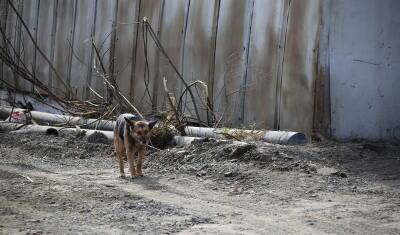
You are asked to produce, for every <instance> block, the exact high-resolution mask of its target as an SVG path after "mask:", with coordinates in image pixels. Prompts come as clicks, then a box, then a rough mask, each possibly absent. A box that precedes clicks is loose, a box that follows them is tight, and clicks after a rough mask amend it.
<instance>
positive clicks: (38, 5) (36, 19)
mask: <svg viewBox="0 0 400 235" xmlns="http://www.w3.org/2000/svg"><path fill="white" fill-rule="evenodd" d="M35 10H36V14H35V26H34V30H35V35H34V38H35V41H36V42H37V36H38V31H39V17H40V0H37V4H36V9H35ZM34 48H35V50H34V51H33V61H32V73H33V74H34V75H35V77H36V56H37V48H36V47H34ZM36 79H38V78H37V77H36ZM34 91H35V84H32V87H31V92H34Z"/></svg>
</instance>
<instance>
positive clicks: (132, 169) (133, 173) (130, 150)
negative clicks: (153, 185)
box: [126, 147, 137, 178]
mask: <svg viewBox="0 0 400 235" xmlns="http://www.w3.org/2000/svg"><path fill="white" fill-rule="evenodd" d="M134 154H135V151H133V148H132V147H130V148H126V158H127V160H128V165H129V171H130V172H131V177H132V178H133V177H135V176H137V173H136V169H135V163H134V161H133V155H134Z"/></svg>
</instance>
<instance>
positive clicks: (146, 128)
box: [125, 117, 157, 144]
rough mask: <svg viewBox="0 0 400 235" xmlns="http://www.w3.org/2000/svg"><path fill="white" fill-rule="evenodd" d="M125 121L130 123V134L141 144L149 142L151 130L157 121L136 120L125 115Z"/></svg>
mask: <svg viewBox="0 0 400 235" xmlns="http://www.w3.org/2000/svg"><path fill="white" fill-rule="evenodd" d="M125 121H126V123H127V124H128V128H129V135H130V136H131V137H132V138H133V139H134V140H136V141H138V142H139V144H148V143H149V140H150V136H151V135H150V132H151V129H153V127H154V125H155V124H156V123H157V121H150V122H149V121H145V120H141V121H135V120H130V119H129V118H126V117H125Z"/></svg>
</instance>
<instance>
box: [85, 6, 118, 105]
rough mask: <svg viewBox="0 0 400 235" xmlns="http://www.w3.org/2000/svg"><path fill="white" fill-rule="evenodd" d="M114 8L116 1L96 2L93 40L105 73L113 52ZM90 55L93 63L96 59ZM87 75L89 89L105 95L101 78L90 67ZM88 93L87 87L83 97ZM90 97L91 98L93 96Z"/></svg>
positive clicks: (108, 71)
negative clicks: (104, 67)
mask: <svg viewBox="0 0 400 235" xmlns="http://www.w3.org/2000/svg"><path fill="white" fill-rule="evenodd" d="M116 7H117V1H109V0H97V9H96V22H95V29H94V37H93V40H94V42H95V43H96V46H98V48H99V52H100V54H101V56H102V60H103V63H104V65H105V66H106V67H107V68H106V69H107V73H110V72H111V71H110V70H109V65H110V57H111V53H112V52H113V50H111V41H112V38H113V37H112V36H113V34H112V33H113V24H114V20H115V14H116ZM91 53H92V55H91V58H92V59H90V61H94V60H95V58H96V57H95V55H94V54H93V51H92V52H91ZM92 63H93V62H92ZM89 73H90V74H88V78H87V83H88V84H90V86H91V88H92V89H94V90H95V91H96V92H97V93H99V94H102V95H105V89H104V82H103V78H101V77H100V76H98V74H97V73H96V72H95V71H93V70H92V66H91V67H90V68H89ZM90 93H91V92H90V90H89V87H86V91H85V94H86V95H85V97H86V98H89V95H90ZM91 96H92V97H93V94H92V95H91Z"/></svg>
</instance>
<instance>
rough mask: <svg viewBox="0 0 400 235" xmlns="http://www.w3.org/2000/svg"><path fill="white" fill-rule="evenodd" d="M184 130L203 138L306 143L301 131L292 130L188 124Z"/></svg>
mask: <svg viewBox="0 0 400 235" xmlns="http://www.w3.org/2000/svg"><path fill="white" fill-rule="evenodd" d="M185 132H186V134H187V135H188V136H193V137H203V138H205V137H209V138H226V137H229V136H232V137H239V138H244V139H247V140H253V141H255V140H263V141H265V142H268V143H273V144H284V145H297V144H305V143H307V138H306V136H305V135H304V134H303V133H300V132H292V131H260V130H241V129H222V128H208V127H193V126H188V127H185Z"/></svg>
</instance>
